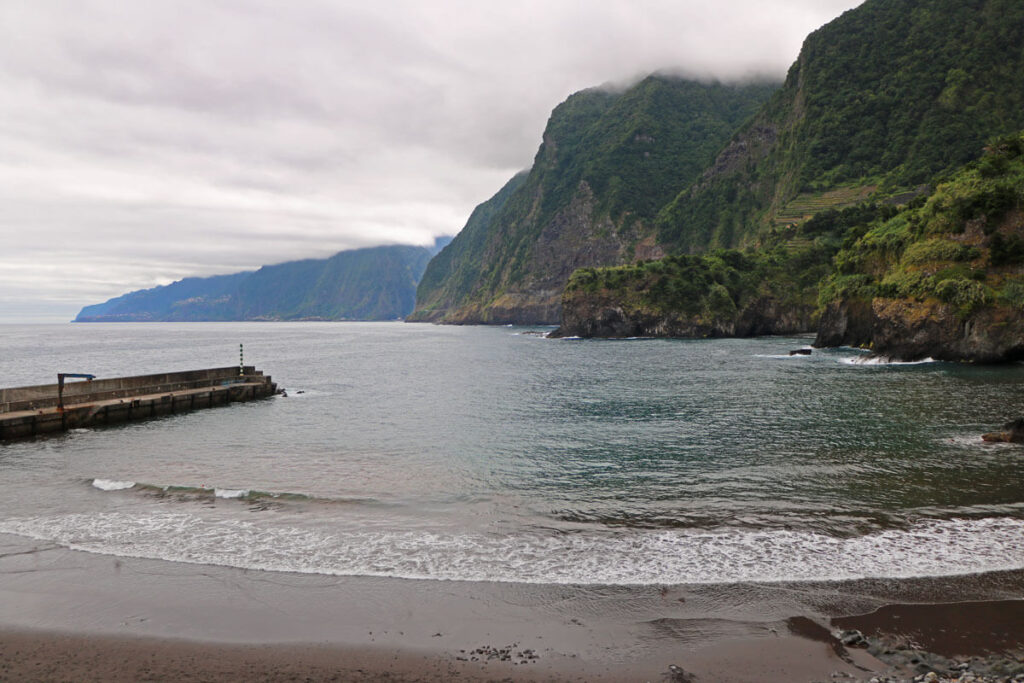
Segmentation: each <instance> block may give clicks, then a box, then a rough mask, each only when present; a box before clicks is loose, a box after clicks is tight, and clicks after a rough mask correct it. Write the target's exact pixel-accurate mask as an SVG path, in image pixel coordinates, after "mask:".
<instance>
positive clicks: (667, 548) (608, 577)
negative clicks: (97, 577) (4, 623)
mask: <svg viewBox="0 0 1024 683" xmlns="http://www.w3.org/2000/svg"><path fill="white" fill-rule="evenodd" d="M0 532H4V533H12V534H18V535H22V536H27V537H30V538H34V539H38V540H45V541H49V542H53V543H57V544H59V545H63V546H66V547H68V548H71V549H75V550H83V551H88V552H94V553H102V554H109V555H118V556H125V557H138V558H150V559H159V560H168V561H173V562H187V563H193V564H209V565H222V566H230V567H238V568H244V569H255V570H265V571H282V572H301V573H312V574H328V575H345V576H380V577H396V578H406V579H433V580H462V581H499V582H512V583H544V584H592V585H651V584H654V585H658V584H688V583H689V584H693V583H736V582H779V581H840V580H848V579H859V578H911V577H925V576H951V575H962V574H973V573H982V572H989V571H1001V570H1011V569H1021V568H1024V520H1021V519H1016V518H1008V517H989V518H982V519H962V518H954V519H944V520H926V521H923V522H919V523H916V524H914V525H912V526H911V527H909V528H907V529H899V530H897V529H888V530H884V531H880V532H877V533H871V534H867V535H863V536H858V537H853V538H837V537H833V536H829V535H826V534H821V533H816V532H811V531H794V530H756V531H754V530H721V531H698V530H684V529H673V530H663V531H654V530H623V531H619V530H586V531H577V532H571V533H565V532H552V531H549V530H546V531H539V530H538V531H519V532H515V533H512V534H488V533H481V532H465V533H458V532H452V531H413V530H405V529H403V530H365V529H339V530H337V531H329V530H324V529H322V528H299V527H293V526H274V525H270V524H261V523H256V522H252V521H248V520H211V519H206V518H203V517H199V516H197V515H193V514H188V513H147V514H130V513H123V512H109V513H103V514H68V515H61V516H53V517H35V518H23V519H10V520H3V521H0Z"/></svg>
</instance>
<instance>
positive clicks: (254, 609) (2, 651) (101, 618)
mask: <svg viewBox="0 0 1024 683" xmlns="http://www.w3.org/2000/svg"><path fill="white" fill-rule="evenodd" d="M1022 586H1024V580H1022V576H1021V573H1019V572H1008V573H1001V574H989V575H982V576H974V577H959V578H948V579H922V580H915V581H890V580H879V581H859V582H845V583H833V584H764V585H760V584H734V585H720V586H712V585H704V586H673V587H661V588H658V587H607V588H602V587H592V586H591V587H580V586H552V585H523V584H519V585H516V584H488V583H474V582H444V581H405V580H397V579H374V578H365V577H332V576H323V575H302V574H288V573H274V572H260V571H246V570H239V569H232V568H224V567H215V566H208V565H200V564H195V565H192V564H185V563H170V562H162V561H156V560H141V559H130V558H116V557H112V556H104V555H96V554H91V553H84V552H78V551H73V550H68V549H65V548H60V547H56V546H52V545H49V544H41V543H38V542H32V541H29V540H27V539H24V538H21V537H15V536H0V661H2V664H0V667H2V668H0V679H2V680H5V681H8V680H9V681H65V680H67V681H73V680H103V681H108V680H109V681H140V680H182V681H233V680H256V681H307V680H310V681H321V680H323V681H330V680H338V681H363V680H365V681H446V680H479V681H487V680H495V681H500V680H512V681H600V680H603V681H663V680H665V681H672V680H675V681H685V680H697V681H752V680H757V681H766V682H772V681H779V682H782V681H825V680H836V679H837V677H840V676H843V677H845V678H846V680H869V679H870V678H871V677H872V676H874V675H882V674H886V675H890V676H907V677H910V676H912V675H914V674H915V673H916V672H915V671H913V665H910V664H908V663H907V662H905V661H902V662H899V664H901V665H902V668H899V667H898V668H897V669H893V663H892V662H886V661H882V659H879V658H876V657H875V656H874V654H873V653H872V652H870V651H868V650H867V649H863V648H857V647H849V648H847V647H843V646H842V645H841V644H839V643H838V642H837V641H836V640H835V638H834V637H833V636H832V635H831V632H833V631H836V630H840V629H858V630H860V631H862V632H863V633H864V634H865V635H866V636H868V638H869V639H870V638H875V637H876V636H884V637H889V638H898V637H899V636H900V634H903V635H905V636H906V638H905V639H909V640H912V641H914V644H915V645H917V646H919V647H921V648H922V649H926V648H931V651H932V652H935V653H938V654H941V655H943V656H945V657H953V656H956V657H960V658H961V659H964V658H967V657H969V656H970V655H986V656H987V655H991V654H999V655H1000V656H1001V657H1003V658H1004V659H1005V658H1006V653H1019V652H1020V651H1021V650H1022V649H1024V619H1021V616H1022V615H1024V611H1022V609H1021V607H1022V605H1024V603H1021V602H1018V601H1017V599H1018V598H1020V597H1021V596H1022V595H1024V590H1022V589H1021V587H1022ZM965 601H971V602H969V603H966V604H965ZM855 615H864V616H855ZM993 634H995V635H993ZM876 653H877V652H876ZM940 673H941V672H940Z"/></svg>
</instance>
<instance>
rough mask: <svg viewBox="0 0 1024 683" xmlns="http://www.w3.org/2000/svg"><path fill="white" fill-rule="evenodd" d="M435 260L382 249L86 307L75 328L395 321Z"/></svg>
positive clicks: (403, 249) (188, 282) (181, 284)
mask: <svg viewBox="0 0 1024 683" xmlns="http://www.w3.org/2000/svg"><path fill="white" fill-rule="evenodd" d="M442 242H443V241H442ZM433 253H434V250H432V249H427V248H425V247H412V246H393V247H374V248H370V249H357V250H353V251H343V252H339V253H338V254H335V255H334V256H332V257H330V258H327V259H307V260H303V261H291V262H288V263H281V264H278V265H272V266H264V267H262V268H260V269H259V270H256V271H251V272H244V273H235V274H233V275H218V276H214V277H209V278H186V279H184V280H179V281H178V282H174V283H172V284H170V285H166V286H163V287H154V288H152V289H146V290H139V291H135V292H129V293H128V294H124V295H122V296H119V297H116V298H114V299H110V300H109V301H107V302H105V303H102V304H96V305H93V306H86V307H84V308H83V309H82V310H81V311H80V312H79V314H78V317H77V318H75V322H156V321H172V322H173V321H209V320H302V319H322V320H395V319H397V318H401V317H403V316H405V315H407V314H408V313H409V312H410V311H411V310H412V307H413V303H414V298H415V292H416V283H417V282H418V281H419V278H420V276H421V275H422V274H423V270H424V269H425V268H426V266H427V262H428V261H429V260H430V257H431V255H432V254H433Z"/></svg>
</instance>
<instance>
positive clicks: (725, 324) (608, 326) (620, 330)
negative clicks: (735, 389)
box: [552, 294, 816, 339]
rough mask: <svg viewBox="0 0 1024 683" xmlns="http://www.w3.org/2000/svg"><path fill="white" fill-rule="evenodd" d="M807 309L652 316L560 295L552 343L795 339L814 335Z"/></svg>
mask: <svg viewBox="0 0 1024 683" xmlns="http://www.w3.org/2000/svg"><path fill="white" fill-rule="evenodd" d="M815 318H816V316H815V309H814V306H811V305H793V304H784V303H782V302H780V301H778V300H776V299H772V298H767V297H766V298H760V299H755V300H754V301H749V302H746V303H745V304H744V305H743V306H742V307H741V308H739V309H736V310H732V311H717V312H716V311H706V312H703V313H700V314H690V315H687V314H685V313H683V312H681V311H654V310H649V309H644V308H643V307H642V306H635V305H633V306H630V305H628V304H627V305H623V302H621V301H619V300H617V299H616V298H614V297H608V296H602V295H600V294H597V295H580V294H566V304H565V308H564V314H563V318H562V324H561V326H560V327H559V328H558V329H557V330H556V331H555V332H554V333H552V336H555V337H585V338H589V337H613V338H614V337H681V338H688V339H705V338H716V337H753V336H758V335H764V334H797V333H801V332H808V331H811V330H813V329H814V320H815Z"/></svg>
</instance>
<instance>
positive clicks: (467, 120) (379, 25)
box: [0, 0, 858, 317]
mask: <svg viewBox="0 0 1024 683" xmlns="http://www.w3.org/2000/svg"><path fill="white" fill-rule="evenodd" d="M856 4H858V3H857V2H856V0H780V1H778V2H773V3H764V2H761V1H758V0H727V1H723V2H716V3H707V2H696V1H693V0H608V1H605V2H600V3H595V2H583V1H582V0H545V1H543V2H541V1H539V0H520V1H518V2H509V3H481V2H478V1H475V0H474V1H468V0H438V2H430V3H425V2H420V1H418V0H417V1H413V0H390V1H388V2H380V3H373V4H370V3H364V2H358V3H357V2H346V1H340V0H338V1H333V0H330V1H329V0H293V1H292V2H288V3H281V2H278V1H277V0H245V1H242V0H201V1H200V0H177V1H175V2H167V1H156V2H146V3H131V2H120V1H115V0H73V1H72V0H68V1H60V0H52V1H48V2H36V1H34V0H9V1H8V2H5V3H3V4H2V5H0V88H2V90H3V92H4V97H3V98H0V240H2V246H3V249H2V253H0V317H3V316H4V315H5V311H15V310H17V311H18V312H19V314H23V312H24V311H25V310H27V309H26V307H27V306H28V307H30V304H31V302H32V301H36V302H39V307H40V310H43V309H45V310H47V311H51V310H53V306H54V305H55V304H54V302H60V304H61V305H65V306H66V307H67V309H66V310H67V311H68V317H70V316H71V315H73V314H74V312H75V311H76V310H77V308H78V307H79V306H81V305H84V304H87V303H95V302H97V301H100V300H104V299H106V298H108V297H110V296H114V295H117V294H120V293H123V292H124V291H127V290H130V289H135V288H139V287H145V286H152V285H153V284H157V283H162V282H168V281H170V280H173V279H178V278H180V277H185V276H189V275H207V274H213V273H217V272H229V271H231V270H238V269H244V268H254V267H258V266H259V265H261V264H264V263H273V262H280V261H283V260H287V259H292V258H302V257H319V256H327V255H329V254H331V253H334V252H336V251H338V250H340V249H346V248H353V247H360V246H368V245H373V244H387V243H420V244H426V243H428V242H430V241H431V240H432V239H433V237H435V236H437V235H439V234H452V233H454V232H456V231H458V230H459V229H460V228H461V227H462V225H463V223H464V222H465V219H466V218H467V217H468V215H469V212H470V211H471V210H472V208H473V206H474V205H476V204H477V203H479V202H481V201H483V200H485V199H487V198H488V197H489V196H490V195H491V194H493V192H495V191H496V190H497V189H498V188H499V187H500V186H501V185H502V184H503V183H504V182H505V180H507V179H508V177H510V176H511V175H512V174H513V173H515V172H516V171H518V170H520V169H521V168H524V167H527V166H528V165H529V164H530V163H531V161H532V158H533V155H534V154H535V152H536V148H537V145H538V143H539V141H540V136H541V132H542V131H543V127H544V123H545V121H546V119H547V116H548V114H549V113H550V111H551V109H552V108H553V107H554V106H555V105H556V104H558V103H559V102H560V101H562V100H563V99H565V97H566V96H568V95H569V94H570V93H572V92H574V91H577V90H580V89H582V88H585V87H590V86H594V85H599V84H602V83H616V82H618V83H622V82H627V81H629V80H630V79H635V78H637V77H640V76H642V75H644V74H646V73H649V72H652V71H656V70H663V71H671V72H674V73H680V74H685V75H692V76H699V77H707V78H719V79H724V80H731V79H742V78H745V77H750V76H752V75H770V76H774V77H778V78H781V77H782V75H784V73H785V70H786V69H787V68H788V67H789V65H790V64H791V63H792V61H793V60H794V58H795V57H796V55H797V53H798V51H799V47H800V44H801V42H802V40H803V38H804V37H805V36H806V34H807V33H809V32H810V31H811V30H813V29H815V28H817V27H818V26H820V25H822V24H824V23H825V22H827V21H828V20H830V19H831V18H833V17H835V16H837V15H838V14H839V13H841V12H842V11H843V10H845V9H848V8H850V7H852V6H854V5H856ZM16 304H17V305H16ZM44 304H45V305H44Z"/></svg>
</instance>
